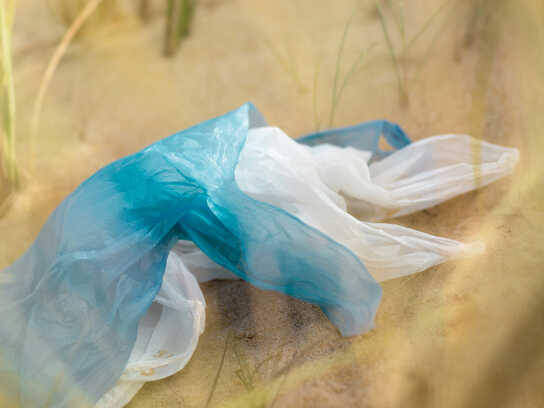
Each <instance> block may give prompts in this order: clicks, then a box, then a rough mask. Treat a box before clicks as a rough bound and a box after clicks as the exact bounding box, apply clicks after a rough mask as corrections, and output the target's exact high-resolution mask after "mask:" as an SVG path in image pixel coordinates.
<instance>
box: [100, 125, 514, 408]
mask: <svg viewBox="0 0 544 408" xmlns="http://www.w3.org/2000/svg"><path fill="white" fill-rule="evenodd" d="M374 146H375V145H374ZM475 146H476V147H478V148H479V151H478V152H479V156H480V158H481V160H482V162H481V163H480V165H479V166H478V167H476V166H474V165H473V164H472V163H470V160H471V159H472V157H473V149H474V147H475ZM437 150H438V151H437ZM407 151H409V154H408V155H407V154H406V152H407ZM462 153H464V154H462ZM407 156H408V157H407ZM411 157H416V158H418V160H417V161H412V160H409V159H410V158H411ZM375 159H376V153H375V152H372V151H362V150H358V149H353V148H339V147H337V146H332V145H328V144H327V145H317V146H315V147H312V148H307V147H306V146H302V145H300V144H299V143H297V142H295V141H294V140H292V139H290V138H289V137H288V136H287V135H285V134H284V133H283V132H282V131H281V130H280V129H277V128H272V127H262V128H255V129H251V130H250V131H249V132H248V138H247V141H246V144H245V146H244V148H243V150H242V153H241V155H240V160H239V163H238V166H237V168H236V170H235V178H236V181H237V183H238V186H239V187H240V188H241V189H242V191H244V192H245V193H247V194H249V195H251V196H253V197H255V198H257V199H259V200H262V201H265V202H268V203H270V204H274V205H277V206H278V207H281V208H283V209H285V210H287V211H290V212H292V213H294V214H296V215H297V216H298V217H299V218H301V219H302V220H304V221H305V222H306V223H308V224H309V225H313V226H315V227H316V228H319V229H320V230H322V231H325V232H326V233H327V234H328V235H330V236H331V237H333V238H335V239H337V240H338V241H339V242H341V243H343V244H345V245H346V246H347V247H349V248H350V249H352V250H353V251H354V253H356V254H357V255H358V256H359V257H360V259H361V260H363V262H364V263H365V265H366V266H367V268H368V269H369V272H370V273H371V274H372V275H373V276H374V278H375V279H376V280H378V281H383V280H387V279H391V278H395V277H398V276H402V275H407V274H411V273H415V272H418V271H421V270H424V269H426V268H428V267H430V266H433V265H436V264H438V263H440V262H444V261H446V260H448V259H451V258H454V257H458V256H467V255H470V254H472V253H474V252H479V251H480V250H481V249H482V248H481V246H480V245H478V244H472V245H466V244H463V243H461V242H458V241H454V240H450V239H446V238H441V237H436V236H432V235H429V234H425V233H421V232H419V231H415V230H412V229H409V228H404V227H401V226H398V225H393V224H376V223H368V222H361V221H359V220H357V219H356V218H354V217H352V216H350V215H349V214H347V213H346V211H345V208H346V203H345V201H344V198H347V199H349V200H350V202H351V205H357V204H358V205H361V206H362V204H364V205H365V207H364V208H368V209H375V210H376V211H374V212H372V213H370V216H375V214H376V213H378V211H382V210H383V208H384V207H382V205H383V203H384V202H385V203H386V204H387V205H388V206H387V207H386V208H402V209H403V211H405V213H408V212H412V211H416V210H418V209H421V208H426V207H428V206H430V205H433V204H435V203H438V202H442V201H444V200H446V199H447V198H449V197H451V196H453V195H457V194H460V193H462V192H465V191H467V190H470V189H473V188H475V187H477V186H478V183H479V184H480V185H483V184H487V183H489V182H491V181H493V180H495V179H496V178H498V177H500V176H504V175H506V174H508V173H509V172H510V171H511V170H512V168H513V166H514V164H515V162H516V161H517V159H518V152H517V150H515V149H509V148H503V147H499V146H493V145H490V144H487V143H480V142H477V141H476V140H474V139H472V138H469V137H468V136H463V135H447V136H435V137H431V138H428V139H425V140H423V141H421V142H416V143H414V144H413V145H411V146H409V147H405V148H403V149H402V150H400V151H398V152H395V153H393V154H391V155H390V156H389V157H388V158H386V159H382V160H380V161H376V160H375ZM370 160H373V163H372V164H371V165H370V166H369V165H368V162H369V161H370ZM403 164H405V165H403ZM414 167H415V168H414ZM376 169H378V170H376ZM388 174H389V175H390V180H391V179H394V180H396V181H397V182H398V181H399V180H401V181H402V182H403V185H404V189H402V190H401V192H402V194H401V195H400V196H399V195H394V194H392V192H394V191H396V190H395V189H394V188H391V189H389V188H386V187H384V185H385V186H387V187H389V186H390V185H391V184H387V185H386V184H385V183H384V184H380V183H383V182H384V178H383V175H388ZM476 175H478V176H479V178H480V179H479V180H478V183H475V182H474V178H475V176H476ZM380 176H382V178H380ZM419 180H425V182H424V183H423V185H422V183H421V182H420V181H419ZM428 184H431V185H432V188H427V189H426V186H427V185H428ZM422 189H424V190H425V195H423V196H422V199H420V200H417V199H412V200H410V199H407V198H406V197H414V196H415V197H417V193H418V191H421V190H422ZM338 193H341V194H342V195H340V194H338ZM346 193H351V194H352V196H353V197H349V196H345V194H346ZM354 197H357V198H354ZM428 197H430V199H426V198H428ZM170 259H176V263H175V264H176V265H185V266H186V267H187V268H188V270H189V271H190V272H191V273H192V274H193V275H194V276H195V277H196V279H198V281H200V282H202V281H206V280H210V279H237V278H238V277H237V276H236V275H234V274H233V273H232V272H230V271H228V270H227V269H225V268H222V267H221V266H219V265H217V264H216V263H214V262H213V261H212V260H211V259H210V258H208V257H207V256H206V255H205V254H204V253H203V252H202V251H200V250H199V249H198V247H196V246H195V245H194V244H193V243H191V242H189V241H180V242H178V244H177V245H176V246H175V247H174V248H173V250H172V251H171V252H170V258H169V265H171V264H174V263H171V262H170ZM181 260H183V263H182V261H181ZM184 270H187V269H185V268H184ZM169 273H170V270H169V268H167V272H166V277H165V281H166V280H167V277H168V274H169ZM163 285H164V283H163ZM171 287H172V288H174V287H175V286H171ZM161 291H162V289H161ZM148 313H149V312H148ZM145 319H146V318H145V317H144V319H143V320H145ZM172 329H173V328H170V327H168V326H162V327H161V326H156V327H154V332H155V336H156V337H158V338H175V336H173V334H172V333H170V332H171V331H172ZM198 335H199V333H198V332H197V331H196V330H195V331H194V332H193V336H194V337H195V338H196V337H198ZM139 337H140V334H139V335H138V338H139ZM138 342H139V341H138ZM182 348H183V344H180V347H178V349H182ZM133 356H134V352H133ZM132 358H133V357H132V356H131V359H132ZM135 358H136V356H135ZM155 361H156V363H155V364H156V365H161V364H167V362H166V361H163V362H160V359H157V360H155ZM129 366H130V363H129ZM176 368H177V369H181V368H182V367H181V366H177V367H176ZM123 377H124V376H123ZM146 379H147V378H146V377H141V378H140V379H137V381H138V382H137V384H139V386H141V384H142V382H141V381H146ZM149 379H151V378H149ZM149 379H147V380H149ZM135 384H136V382H135ZM139 386H138V387H136V386H134V388H130V387H129V386H128V384H127V382H126V381H121V382H120V383H119V384H118V385H117V386H116V387H115V388H114V389H113V390H111V391H110V392H109V393H108V394H106V396H105V397H110V396H111V395H113V396H117V399H114V398H110V399H105V398H103V400H106V401H107V402H108V404H106V403H103V404H100V405H99V408H119V407H122V406H123V405H124V403H123V402H122V401H128V400H130V398H131V397H132V395H134V393H135V392H136V391H137V390H138V389H139ZM123 396H124V398H121V397H123ZM120 401H121V402H120ZM101 402H103V401H101Z"/></svg>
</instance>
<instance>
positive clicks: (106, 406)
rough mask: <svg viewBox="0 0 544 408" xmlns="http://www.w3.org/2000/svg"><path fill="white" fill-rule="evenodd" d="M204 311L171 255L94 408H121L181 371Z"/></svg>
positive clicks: (201, 327)
mask: <svg viewBox="0 0 544 408" xmlns="http://www.w3.org/2000/svg"><path fill="white" fill-rule="evenodd" d="M205 307H206V301H205V300H204V296H203V295H202V291H201V290H200V287H199V286H198V283H197V281H196V279H195V277H194V276H193V275H192V274H191V272H189V270H188V269H187V268H186V267H185V265H184V264H183V261H182V260H181V259H180V258H179V257H178V256H177V255H176V253H175V252H174V251H172V252H170V254H169V256H168V261H167V264H166V271H165V273H164V278H163V281H162V286H161V289H160V291H159V293H158V294H157V296H156V297H155V299H154V300H153V304H152V305H151V307H150V308H149V309H148V310H147V312H146V313H145V315H144V316H143V317H142V319H141V320H140V323H139V325H138V333H137V336H136V342H135V344H134V348H133V349H132V353H131V354H130V357H129V359H128V363H127V365H126V367H125V369H124V371H123V374H122V375H121V378H120V380H119V382H118V383H117V384H116V385H115V387H113V388H112V389H111V390H109V391H108V392H107V393H106V394H104V395H103V396H102V398H100V400H99V401H98V403H97V404H96V405H95V407H96V408H116V407H123V406H124V405H126V404H127V403H128V402H129V401H130V400H131V399H132V397H133V396H134V395H135V394H136V393H137V392H138V391H139V389H140V388H141V387H142V386H143V385H144V384H145V383H146V382H147V381H154V380H160V379H162V378H166V377H168V376H170V375H172V374H175V373H176V372H178V371H179V370H181V369H182V368H183V367H185V365H186V364H187V363H188V362H189V360H190V358H191V356H192V355H193V353H194V351H195V349H196V346H197V343H198V337H199V336H200V335H201V334H202V332H203V331H204V326H205V318H206V315H205Z"/></svg>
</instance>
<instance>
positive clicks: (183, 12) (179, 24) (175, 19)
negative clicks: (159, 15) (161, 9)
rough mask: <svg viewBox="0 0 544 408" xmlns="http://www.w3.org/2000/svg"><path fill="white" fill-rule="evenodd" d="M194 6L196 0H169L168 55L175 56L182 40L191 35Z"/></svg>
mask: <svg viewBox="0 0 544 408" xmlns="http://www.w3.org/2000/svg"><path fill="white" fill-rule="evenodd" d="M194 8H195V0H168V3H167V7H166V27H165V28H166V29H165V34H164V55H165V56H166V57H172V56H174V55H175V53H176V51H177V50H178V48H179V45H180V43H181V40H182V39H183V38H185V37H187V36H188V35H189V31H190V29H191V21H192V18H193V14H194Z"/></svg>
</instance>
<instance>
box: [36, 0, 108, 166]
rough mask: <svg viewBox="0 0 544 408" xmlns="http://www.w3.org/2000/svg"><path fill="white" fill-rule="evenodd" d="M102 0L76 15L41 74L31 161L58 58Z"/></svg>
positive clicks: (59, 58) (58, 61)
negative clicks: (44, 102)
mask: <svg viewBox="0 0 544 408" xmlns="http://www.w3.org/2000/svg"><path fill="white" fill-rule="evenodd" d="M103 1H104V0H90V1H89V2H88V3H87V4H86V5H85V7H84V8H83V10H81V12H80V13H79V15H78V16H77V17H76V19H75V20H74V22H73V23H72V25H71V26H70V27H69V28H68V30H66V33H65V34H64V36H63V37H62V40H61V42H60V43H59V45H58V46H57V48H56V49H55V51H54V52H53V56H52V57H51V59H50V60H49V64H47V68H46V70H45V72H44V74H43V77H42V80H41V82H40V88H39V89H38V96H37V97H36V102H35V103H34V110H33V113H32V123H31V134H30V148H31V153H30V156H31V160H32V161H33V158H34V140H35V136H36V132H37V131H38V125H39V122H40V115H41V112H42V107H43V101H44V98H45V94H46V92H47V89H48V88H49V84H50V83H51V79H52V78H53V75H54V73H55V71H56V69H57V67H58V65H59V63H60V60H61V59H62V57H63V56H64V54H65V53H66V50H67V49H68V46H69V45H70V43H71V42H72V40H73V39H74V37H75V36H76V34H77V33H78V32H79V30H81V27H82V26H83V24H84V23H85V21H87V19H88V18H89V17H90V16H91V15H92V14H93V13H94V11H95V10H96V9H97V7H98V6H99V5H100V4H101V3H102V2H103Z"/></svg>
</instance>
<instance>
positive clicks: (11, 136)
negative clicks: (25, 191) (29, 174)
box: [0, 1, 19, 189]
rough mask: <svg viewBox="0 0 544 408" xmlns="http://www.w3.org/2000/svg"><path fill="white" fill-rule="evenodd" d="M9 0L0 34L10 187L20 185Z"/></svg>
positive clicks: (12, 10) (0, 19) (5, 151)
mask: <svg viewBox="0 0 544 408" xmlns="http://www.w3.org/2000/svg"><path fill="white" fill-rule="evenodd" d="M7 3H8V2H7V1H3V2H2V4H1V6H0V35H1V41H2V88H3V91H4V92H3V93H4V98H5V102H4V103H3V112H2V113H3V127H4V133H5V134H4V142H3V155H4V159H5V163H6V176H7V181H8V184H9V187H10V189H16V188H17V187H18V185H19V172H18V168H17V153H16V149H15V86H14V83H13V64H12V58H11V30H12V25H13V16H14V14H15V4H14V3H13V2H11V7H10V10H8V6H7Z"/></svg>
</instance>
